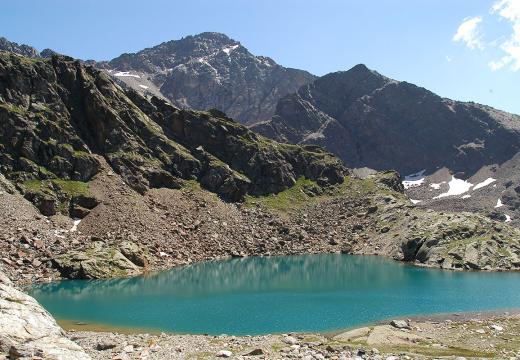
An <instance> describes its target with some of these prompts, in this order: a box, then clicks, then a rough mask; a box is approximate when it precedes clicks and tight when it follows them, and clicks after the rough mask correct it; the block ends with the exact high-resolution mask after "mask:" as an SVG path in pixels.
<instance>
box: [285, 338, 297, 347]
mask: <svg viewBox="0 0 520 360" xmlns="http://www.w3.org/2000/svg"><path fill="white" fill-rule="evenodd" d="M282 341H283V342H284V343H286V344H288V345H296V344H298V339H296V338H295V337H293V336H285V337H284V338H283V340H282Z"/></svg>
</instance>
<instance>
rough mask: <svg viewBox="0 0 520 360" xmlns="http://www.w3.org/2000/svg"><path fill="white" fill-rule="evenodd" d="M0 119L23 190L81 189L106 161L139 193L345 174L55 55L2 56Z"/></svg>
mask: <svg viewBox="0 0 520 360" xmlns="http://www.w3.org/2000/svg"><path fill="white" fill-rule="evenodd" d="M0 122H1V123H2V127H1V129H0V148H1V150H2V151H1V156H0V169H1V171H2V173H4V174H5V175H6V177H8V178H9V179H11V180H13V181H14V182H15V183H17V184H18V185H20V186H23V187H24V188H25V189H26V190H27V193H30V192H31V191H32V190H39V192H43V193H45V192H46V191H47V190H50V192H52V190H55V189H53V187H54V188H55V187H61V188H62V189H63V188H67V187H69V188H70V187H71V183H62V184H61V185H62V186H60V184H59V183H58V182H56V181H54V182H53V184H54V185H52V184H51V185H49V183H45V184H44V183H43V182H45V181H46V180H61V181H65V182H73V185H74V186H76V185H77V186H81V185H80V184H77V183H78V182H79V183H81V182H86V181H88V180H89V179H91V178H92V177H93V176H94V175H95V174H96V173H97V172H98V171H99V168H100V160H99V159H100V157H101V158H104V160H106V161H107V162H108V164H110V166H111V167H112V168H113V170H114V171H115V172H116V173H118V174H121V176H122V177H123V179H124V180H125V181H126V182H127V183H128V184H129V185H130V186H131V187H133V188H134V189H135V190H137V191H139V192H141V193H142V192H144V191H146V190H147V189H149V188H155V187H169V188H177V187H179V186H180V184H181V182H182V181H183V180H196V181H198V182H200V183H201V184H202V185H203V186H204V187H206V188H207V189H209V190H210V191H213V192H215V193H217V194H219V195H221V196H222V197H223V198H226V199H228V200H240V199H242V197H243V196H244V195H245V194H246V193H250V194H267V193H272V192H278V191H281V190H283V189H285V188H287V187H289V186H291V185H292V184H294V183H295V181H296V179H298V178H299V177H301V176H305V177H307V178H310V179H314V180H319V181H320V182H322V184H328V183H337V182H341V181H342V178H343V173H344V171H345V169H344V168H343V166H342V165H341V163H340V161H339V160H338V159H336V158H334V157H333V156H331V155H329V154H328V153H326V152H324V151H323V150H321V149H319V148H316V147H307V148H306V147H299V146H290V145H282V144H278V143H276V142H273V141H271V140H267V139H265V138H263V137H261V136H258V135H256V134H254V133H253V132H251V131H249V130H247V129H246V128H245V127H243V126H242V125H240V124H238V123H236V122H234V121H233V120H231V119H229V118H227V117H226V116H225V115H224V114H223V113H220V112H218V111H213V112H205V113H204V112H196V111H185V110H179V109H177V108H175V107H173V106H172V105H170V104H168V103H167V102H165V101H163V100H160V99H158V98H152V99H151V100H147V99H145V98H143V97H141V96H140V95H138V94H137V93H135V92H134V91H132V90H128V91H124V90H122V89H121V88H120V87H119V86H117V85H116V84H115V83H114V82H113V81H112V80H111V79H110V77H109V76H108V75H106V74H104V73H103V72H102V71H99V70H96V69H94V68H92V67H89V66H83V65H82V64H81V63H80V62H79V61H75V60H73V59H70V58H66V57H59V56H54V57H53V58H52V59H51V60H45V59H31V58H27V57H23V56H19V55H15V54H12V53H7V52H0ZM35 188H36V189H35ZM40 190H41V191H40ZM73 190H78V189H77V188H76V187H74V189H73ZM79 190H80V189H79ZM79 190H78V191H79ZM78 191H73V192H78ZM32 192H35V191H32ZM36 192H38V191H36ZM79 192H80V191H79ZM40 200H41V199H40Z"/></svg>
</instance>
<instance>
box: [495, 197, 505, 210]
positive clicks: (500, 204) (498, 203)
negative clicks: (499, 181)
mask: <svg viewBox="0 0 520 360" xmlns="http://www.w3.org/2000/svg"><path fill="white" fill-rule="evenodd" d="M502 206H504V204H502V200H500V199H498V201H497V204H496V205H495V208H499V207H502Z"/></svg>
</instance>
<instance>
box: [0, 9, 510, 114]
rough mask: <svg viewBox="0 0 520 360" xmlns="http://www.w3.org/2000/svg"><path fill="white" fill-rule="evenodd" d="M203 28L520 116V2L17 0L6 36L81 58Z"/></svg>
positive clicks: (282, 57) (314, 67) (280, 54)
mask: <svg viewBox="0 0 520 360" xmlns="http://www.w3.org/2000/svg"><path fill="white" fill-rule="evenodd" d="M493 6H495V10H493ZM515 24H516V26H517V27H516V29H517V32H514V30H513V29H515V28H514V26H515ZM462 25H463V26H462ZM203 31H218V32H223V33H225V34H227V35H229V36H230V37H232V38H234V39H236V40H238V41H240V42H241V43H242V44H243V45H244V46H246V47H247V48H248V49H249V50H250V51H251V52H252V53H254V54H255V55H265V56H270V57H272V58H273V59H274V60H275V61H277V62H278V63H280V64H282V65H284V66H289V67H295V68H300V69H305V70H308V71H310V72H312V73H314V74H317V75H323V74H326V73H328V72H332V71H337V70H347V69H349V68H350V67H352V66H353V65H355V64H358V63H364V64H366V65H367V66H369V67H370V68H373V69H375V70H377V71H379V72H380V73H382V74H384V75H387V76H389V77H392V78H395V79H398V80H406V81H408V82H412V83H415V84H417V85H419V86H423V87H425V88H427V89H430V90H432V91H434V92H436V93H438V94H439V95H441V96H446V97H450V98H453V99H456V100H471V101H476V102H479V103H484V104H488V105H491V106H494V107H497V108H499V109H503V110H507V111H510V112H514V113H517V114H520V69H518V68H517V66H516V65H518V64H520V45H519V42H520V0H363V1H360V0H357V1H355V0H314V1H310V0H298V1H296V0H218V1H217V0H189V1H188V0H185V1H175V0H169V1H167V0H147V1H142V0H141V1H136V0H125V1H122V0H112V1H110V0H103V1H101V0H82V1H79V0H78V1H70V0H46V1H42V0H31V1H28V0H17V1H8V2H5V3H4V4H2V11H1V12H0V36H5V37H7V38H8V39H9V40H11V41H16V42H19V43H26V44H29V45H32V46H35V47H36V48H37V49H39V50H42V49H44V48H46V47H49V48H52V49H54V50H56V51H58V52H61V53H64V54H68V55H71V56H74V57H78V58H82V59H96V60H105V59H111V58H113V57H116V56H118V55H120V54H121V53H124V52H134V51H138V50H140V49H142V48H145V47H150V46H153V45H156V44H158V43H161V42H163V41H167V40H171V39H178V38H180V37H182V36H186V35H190V34H197V33H200V32H203ZM515 36H516V37H517V38H515ZM455 40H457V41H455Z"/></svg>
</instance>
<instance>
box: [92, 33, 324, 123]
mask: <svg viewBox="0 0 520 360" xmlns="http://www.w3.org/2000/svg"><path fill="white" fill-rule="evenodd" d="M96 66H99V67H101V68H105V69H106V70H107V71H108V72H109V73H110V74H111V75H112V76H114V77H116V78H117V79H119V80H120V81H122V82H124V83H125V84H127V85H129V86H130V87H132V88H134V89H135V90H137V91H138V92H141V93H150V94H154V95H157V96H161V95H162V96H163V97H164V98H166V99H168V100H170V101H171V102H172V103H173V104H174V105H176V106H179V107H181V108H190V109H198V110H207V109H211V108H215V109H218V110H221V111H224V112H225V113H226V114H227V115H229V116H230V117H232V118H234V119H237V120H238V121H240V122H242V123H252V122H255V121H259V120H266V119H269V118H270V117H271V116H272V115H273V113H274V109H275V106H276V102H277V101H278V99H280V98H281V97H283V96H285V95H287V94H290V93H292V92H294V91H296V90H297V89H298V88H299V87H300V86H302V85H304V84H307V83H309V82H311V81H312V80H313V79H314V76H313V75H311V74H309V73H308V72H306V71H303V70H296V69H290V68H284V67H282V66H280V65H278V64H277V63H275V62H274V61H273V60H272V59H270V58H268V57H264V56H254V55H253V54H251V53H250V52H249V51H248V50H247V49H246V48H245V47H244V46H242V45H241V44H240V43H239V42H238V41H235V40H233V39H230V38H229V37H227V36H226V35H224V34H220V33H202V34H199V35H195V36H187V37H185V38H182V39H180V40H172V41H168V42H164V43H162V44H160V45H157V46H154V47H151V48H148V49H144V50H141V51H139V52H137V53H134V54H123V55H121V56H119V57H117V58H115V59H112V60H111V61H109V62H105V63H97V64H96Z"/></svg>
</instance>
